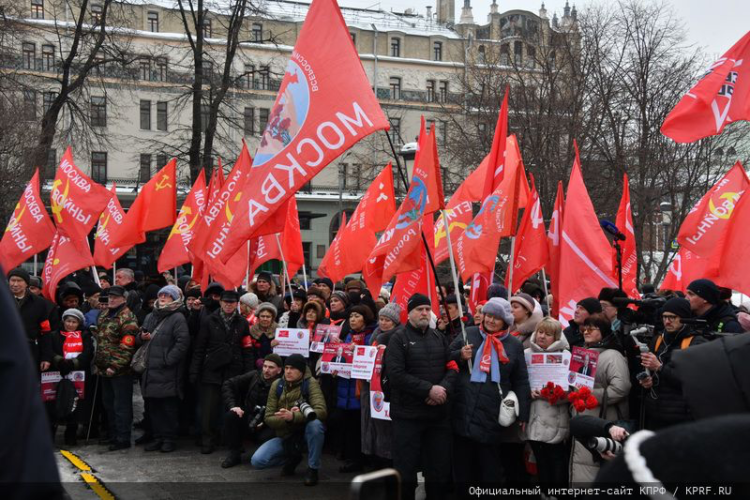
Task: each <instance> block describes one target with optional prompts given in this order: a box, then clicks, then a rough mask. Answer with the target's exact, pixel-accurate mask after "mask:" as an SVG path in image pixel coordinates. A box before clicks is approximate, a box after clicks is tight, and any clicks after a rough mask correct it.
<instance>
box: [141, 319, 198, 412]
mask: <svg viewBox="0 0 750 500" xmlns="http://www.w3.org/2000/svg"><path fill="white" fill-rule="evenodd" d="M157 326H158V330H156V329H157ZM143 329H144V330H146V331H149V332H151V335H152V337H151V340H149V342H151V347H149V351H148V361H147V363H146V371H145V372H143V375H141V391H142V393H143V397H144V398H170V397H180V398H181V397H182V385H183V380H182V374H183V373H184V371H185V370H184V366H185V363H186V361H187V352H188V347H189V346H190V333H189V332H188V326H187V321H186V320H185V316H183V315H182V313H181V312H180V311H179V310H178V311H174V312H171V313H168V314H167V315H166V317H165V318H164V319H163V320H162V319H161V317H160V314H159V311H154V312H152V313H149V315H148V316H146V319H145V320H144V321H143ZM139 338H140V337H139Z"/></svg>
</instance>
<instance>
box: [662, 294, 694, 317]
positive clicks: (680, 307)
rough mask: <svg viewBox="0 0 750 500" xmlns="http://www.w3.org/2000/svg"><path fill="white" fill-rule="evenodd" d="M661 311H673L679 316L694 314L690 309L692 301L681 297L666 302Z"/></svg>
mask: <svg viewBox="0 0 750 500" xmlns="http://www.w3.org/2000/svg"><path fill="white" fill-rule="evenodd" d="M661 312H663V313H672V314H674V315H675V316H677V317H679V318H690V317H692V316H693V313H692V311H690V302H688V301H687V299H681V298H680V297H673V298H671V299H669V300H668V301H667V303H666V304H664V307H662V310H661Z"/></svg>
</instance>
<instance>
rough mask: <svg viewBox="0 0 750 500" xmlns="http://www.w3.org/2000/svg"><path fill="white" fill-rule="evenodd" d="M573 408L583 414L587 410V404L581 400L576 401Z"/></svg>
mask: <svg viewBox="0 0 750 500" xmlns="http://www.w3.org/2000/svg"><path fill="white" fill-rule="evenodd" d="M573 407H574V408H575V409H576V411H577V412H578V413H582V412H583V411H584V410H585V409H586V403H584V402H583V401H581V400H580V399H576V400H575V401H573Z"/></svg>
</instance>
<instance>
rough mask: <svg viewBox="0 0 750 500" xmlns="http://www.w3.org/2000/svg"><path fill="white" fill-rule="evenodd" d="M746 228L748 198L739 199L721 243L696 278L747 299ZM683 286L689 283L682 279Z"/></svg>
mask: <svg viewBox="0 0 750 500" xmlns="http://www.w3.org/2000/svg"><path fill="white" fill-rule="evenodd" d="M748 228H750V196H743V197H742V198H740V201H738V202H737V205H736V206H735V208H734V213H733V214H732V218H731V219H730V220H729V224H728V225H727V227H726V229H725V231H724V234H723V235H722V241H721V243H720V244H719V245H718V246H717V248H716V252H715V253H714V255H713V256H711V258H710V259H708V261H709V265H708V269H706V272H705V273H704V276H698V277H700V278H704V277H710V278H711V279H713V280H714V281H715V282H716V283H717V284H718V285H719V286H723V287H727V288H731V289H732V290H737V291H739V292H742V293H743V294H746V295H750V238H749V237H748V234H747V233H748ZM702 260H706V259H702ZM683 269H684V264H683ZM683 274H684V271H683ZM706 274H707V275H708V276H706ZM693 279H696V278H693ZM683 282H684V283H685V284H689V283H690V282H689V281H686V280H685V279H683Z"/></svg>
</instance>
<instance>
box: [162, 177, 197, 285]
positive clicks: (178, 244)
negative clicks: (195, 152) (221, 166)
mask: <svg viewBox="0 0 750 500" xmlns="http://www.w3.org/2000/svg"><path fill="white" fill-rule="evenodd" d="M205 209H206V171H205V170H201V173H200V175H198V178H197V179H196V180H195V182H194V183H193V188H192V189H191V190H190V193H188V195H187V197H186V198H185V201H184V202H183V203H182V208H180V213H179V214H177V220H176V221H175V223H174V226H172V231H171V232H170V233H169V236H168V237H167V242H166V243H165V244H164V248H162V250H161V254H160V255H159V262H158V263H157V269H158V270H159V272H160V273H163V272H164V271H166V270H168V269H173V268H175V267H177V266H181V265H183V264H187V263H188V262H190V253H189V252H188V244H189V243H190V240H192V239H193V237H194V236H195V231H194V230H195V224H196V222H198V220H199V219H200V218H201V216H202V215H203V211H204V210H205Z"/></svg>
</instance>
